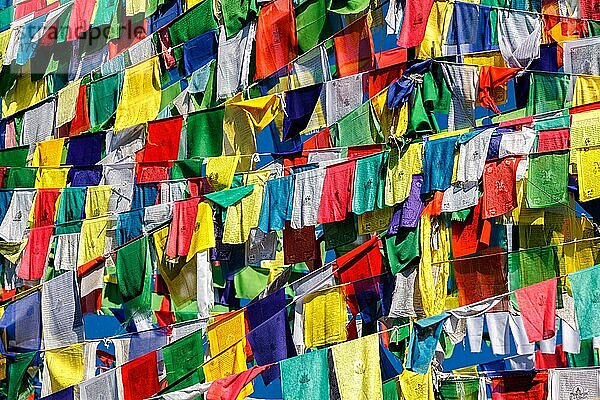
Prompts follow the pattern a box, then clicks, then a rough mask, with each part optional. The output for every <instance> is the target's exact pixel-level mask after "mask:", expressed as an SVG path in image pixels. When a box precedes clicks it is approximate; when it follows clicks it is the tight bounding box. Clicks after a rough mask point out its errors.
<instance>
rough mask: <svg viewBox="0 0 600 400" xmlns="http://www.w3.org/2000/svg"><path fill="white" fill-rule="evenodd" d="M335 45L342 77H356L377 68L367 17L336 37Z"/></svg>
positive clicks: (346, 28)
mask: <svg viewBox="0 0 600 400" xmlns="http://www.w3.org/2000/svg"><path fill="white" fill-rule="evenodd" d="M333 43H334V45H335V59H336V62H337V67H338V74H339V76H340V77H344V76H350V75H356V74H358V73H360V72H366V71H370V70H372V69H374V68H375V51H374V50H373V38H372V37H371V28H369V23H368V22H367V17H366V16H364V17H362V18H361V19H359V20H357V21H355V22H353V23H352V24H350V25H349V26H347V27H345V28H344V29H343V30H342V31H341V33H340V34H337V35H335V37H334V38H333Z"/></svg>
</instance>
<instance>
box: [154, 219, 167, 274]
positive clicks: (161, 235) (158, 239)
mask: <svg viewBox="0 0 600 400" xmlns="http://www.w3.org/2000/svg"><path fill="white" fill-rule="evenodd" d="M152 238H153V239H154V249H155V250H156V258H157V261H158V264H159V265H162V264H164V262H165V249H166V248H167V240H168V239H169V227H168V226H165V227H164V228H161V229H159V230H157V231H156V232H154V233H153V234H152Z"/></svg>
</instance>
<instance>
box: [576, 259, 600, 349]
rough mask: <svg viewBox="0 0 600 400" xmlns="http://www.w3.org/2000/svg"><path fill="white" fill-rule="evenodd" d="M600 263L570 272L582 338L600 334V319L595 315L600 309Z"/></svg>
mask: <svg viewBox="0 0 600 400" xmlns="http://www.w3.org/2000/svg"><path fill="white" fill-rule="evenodd" d="M599 278H600V265H596V266H594V267H591V268H587V269H583V270H581V271H577V272H573V273H572V274H569V283H570V284H571V290H572V293H573V300H574V302H575V314H576V316H577V324H578V326H579V334H580V335H581V339H582V340H586V339H590V338H593V337H596V336H599V335H600V320H599V319H598V318H595V317H593V316H594V315H597V312H599V311H600V303H599V302H597V301H595V299H596V296H597V293H600V288H599V286H600V279H599Z"/></svg>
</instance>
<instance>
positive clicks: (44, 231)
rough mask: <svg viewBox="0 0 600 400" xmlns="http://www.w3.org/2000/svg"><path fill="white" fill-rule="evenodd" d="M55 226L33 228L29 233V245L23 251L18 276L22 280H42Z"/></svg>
mask: <svg viewBox="0 0 600 400" xmlns="http://www.w3.org/2000/svg"><path fill="white" fill-rule="evenodd" d="M53 230H54V225H49V226H44V227H41V228H32V229H31V230H30V231H29V236H28V238H27V245H26V246H25V250H24V251H23V259H22V260H21V264H20V265H19V271H18V272H17V276H18V277H19V278H22V279H27V280H31V279H40V278H41V277H42V275H43V274H44V267H45V266H46V259H47V258H48V250H49V247H50V239H51V238H52V232H53Z"/></svg>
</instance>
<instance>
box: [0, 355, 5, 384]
mask: <svg viewBox="0 0 600 400" xmlns="http://www.w3.org/2000/svg"><path fill="white" fill-rule="evenodd" d="M5 379H6V357H4V356H0V380H5Z"/></svg>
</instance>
